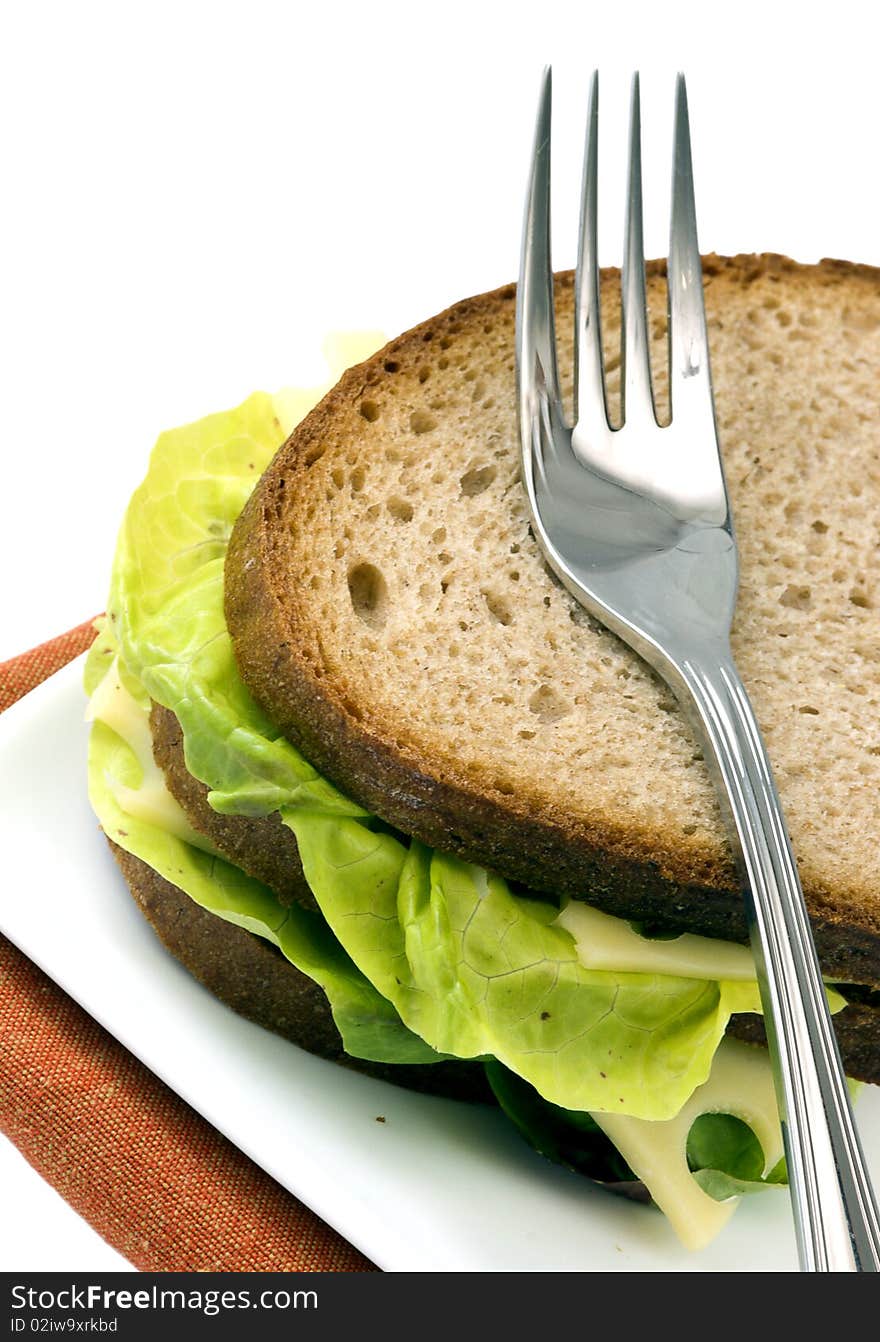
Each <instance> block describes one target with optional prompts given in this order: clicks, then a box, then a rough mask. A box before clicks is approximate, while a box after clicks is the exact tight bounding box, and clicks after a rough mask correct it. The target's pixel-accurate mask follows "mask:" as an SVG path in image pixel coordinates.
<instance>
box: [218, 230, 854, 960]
mask: <svg viewBox="0 0 880 1342" xmlns="http://www.w3.org/2000/svg"><path fill="white" fill-rule="evenodd" d="M704 266H705V271H706V275H707V277H708V279H709V281H710V282H711V283H713V284H716V285H730V286H732V287H735V288H737V289H741V288H742V287H743V286H748V285H749V284H750V283H751V282H752V281H753V280H754V279H755V278H756V277H759V276H762V275H767V274H768V273H769V274H777V275H788V276H793V277H794V282H796V283H798V284H800V283H803V284H807V285H818V286H833V285H836V284H840V283H844V282H850V281H852V280H854V279H855V280H858V281H859V282H865V283H867V284H869V285H871V286H873V287H875V288H876V287H877V286H878V285H880V272H877V271H874V270H871V269H870V268H868V267H857V266H851V265H849V264H847V263H845V262H837V261H826V262H822V263H821V264H820V265H819V266H815V267H799V266H797V265H796V264H795V263H794V262H790V261H788V260H787V259H785V258H780V257H774V256H765V257H738V258H733V259H724V258H715V257H710V258H706V260H705V262H704ZM663 271H664V267H663V266H662V265H661V264H654V265H653V266H652V267H650V274H653V275H658V274H662V273H663ZM559 284H560V286H561V287H562V288H563V289H566V288H570V285H571V277H570V276H562V277H560V278H559ZM514 297H515V290H514V288H513V287H507V288H503V289H500V290H497V291H495V292H494V293H490V294H485V295H481V296H479V297H477V298H473V299H468V300H466V301H464V302H462V303H460V304H457V305H456V306H455V307H453V308H451V309H449V310H448V311H447V312H445V313H443V314H440V315H439V316H437V317H434V318H432V319H431V320H430V321H429V322H426V323H423V324H422V325H421V326H419V327H417V328H415V329H414V330H413V331H411V332H409V333H407V334H406V335H404V336H402V337H401V338H400V339H398V340H396V341H394V342H393V343H392V344H391V345H389V346H388V347H386V349H385V350H383V351H381V352H380V353H379V354H377V355H375V356H374V357H373V358H372V359H370V360H368V361H367V362H366V363H364V364H362V365H360V366H358V367H356V368H353V369H351V370H350V371H349V372H348V373H347V374H346V375H345V376H344V377H343V378H342V380H341V381H340V383H339V384H338V385H337V387H336V388H335V389H334V390H333V391H332V392H331V393H330V394H329V395H328V396H327V397H326V398H325V399H324V401H322V402H321V404H320V405H319V406H318V407H316V409H315V410H314V411H313V412H312V413H311V415H309V416H308V417H307V418H306V420H304V421H303V423H302V424H301V425H300V426H299V427H298V429H297V430H296V431H295V432H294V434H293V435H292V437H291V439H290V440H289V441H288V443H287V444H286V445H285V446H284V447H283V448H282V449H281V451H280V452H279V453H278V455H277V456H276V458H275V460H274V462H273V463H272V464H271V466H270V467H269V469H268V470H267V471H266V473H265V474H264V476H263V478H262V480H261V481H260V482H259V484H258V486H257V489H256V490H255V491H254V494H253V495H252V496H251V499H250V500H249V502H248V504H247V506H246V508H245V509H244V511H243V513H242V515H241V517H240V518H239V521H238V523H237V525H236V527H235V529H234V531H233V535H232V539H231V543H230V546H229V551H228V557H227V564H226V580H225V591H226V616H227V622H228V625H229V629H230V632H231V634H232V638H233V643H234V647H235V653H236V657H237V660H238V663H239V667H240V669H241V673H242V676H243V679H244V680H245V682H246V684H247V685H248V688H249V690H250V691H251V693H252V694H253V695H254V697H255V698H256V699H257V700H258V702H260V703H261V705H262V706H263V707H264V709H265V710H266V711H267V713H269V714H270V716H271V717H272V718H273V720H274V721H275V722H276V723H277V724H278V725H279V727H280V728H281V729H282V730H283V731H284V732H285V734H286V735H287V736H288V737H289V738H290V739H291V740H292V741H293V742H294V744H296V745H297V747H298V748H300V749H301V750H302V751H303V753H304V754H305V755H306V756H307V757H308V758H309V759H310V760H311V761H312V763H313V764H314V765H315V766H316V767H317V768H318V769H319V770H321V771H322V772H323V773H325V774H326V775H327V776H328V777H329V778H331V779H332V780H333V781H334V782H335V783H336V784H338V785H339V786H340V787H341V788H342V789H343V790H345V791H346V792H347V793H348V794H350V795H351V796H352V797H353V798H355V799H356V800H357V801H358V802H360V803H361V804H362V805H364V806H365V807H367V808H369V809H370V810H371V811H374V812H375V813H376V814H378V815H379V816H381V817H382V818H383V819H385V820H387V821H388V822H390V823H391V824H393V825H395V826H397V827H398V828H399V829H401V830H403V831H405V832H406V833H409V834H412V835H414V836H416V837H417V838H419V839H420V840H422V841H423V842H425V843H428V844H430V845H432V846H435V847H438V848H441V849H444V850H447V851H451V852H454V853H457V854H459V855H460V856H462V857H464V858H466V859H467V860H470V861H475V862H479V863H482V864H484V865H487V866H490V867H493V868H495V869H497V870H498V871H500V872H501V873H502V874H503V875H505V876H507V877H509V878H511V879H514V880H517V881H520V882H522V883H524V884H525V885H527V886H529V887H531V888H533V889H535V890H539V891H545V892H547V893H549V894H553V895H559V894H563V893H564V894H568V895H571V896H573V897H574V898H584V899H588V900H589V901H590V902H591V903H593V904H595V905H597V906H598V907H600V908H603V909H606V910H608V911H609V912H612V913H616V914H619V915H621V916H625V917H631V918H639V919H648V920H651V921H654V922H656V923H658V924H659V925H661V926H664V927H666V928H669V929H671V930H682V929H688V930H692V931H699V932H702V933H704V934H705V935H709V936H720V937H726V938H730V939H739V940H745V939H746V935H747V934H746V926H745V919H744V914H743V909H742V899H741V896H740V894H739V890H738V886H737V881H736V877H735V873H734V867H733V863H732V860H731V857H730V854H729V851H728V850H727V848H726V846H725V845H724V844H723V843H721V842H719V841H718V840H717V839H716V840H715V841H714V842H713V843H711V844H707V845H706V846H705V847H704V848H702V849H700V848H698V847H697V845H696V844H694V843H690V844H689V843H686V842H685V841H683V840H682V839H681V837H680V836H679V835H677V834H676V835H674V834H670V835H669V836H668V837H664V836H663V835H658V834H657V833H656V832H653V833H646V832H645V831H643V830H642V829H641V828H640V826H639V822H638V819H637V818H636V819H633V818H631V819H630V822H629V823H627V824H621V823H620V818H619V817H618V816H616V815H614V814H610V813H608V814H606V815H604V816H599V817H596V816H594V817H592V820H591V823H590V825H589V826H587V827H585V826H584V825H583V824H580V823H575V822H574V821H573V820H572V818H571V817H570V816H569V815H567V814H566V812H565V810H564V808H560V809H559V810H558V811H557V812H556V813H555V814H550V813H549V812H548V809H547V808H546V807H543V808H540V807H535V805H534V804H533V799H532V797H530V796H529V795H528V792H527V791H526V790H525V789H523V791H522V792H519V791H517V790H516V789H514V790H513V791H509V790H505V791H501V790H498V789H494V788H492V787H487V786H486V785H485V783H484V782H482V781H481V782H480V783H479V785H477V784H475V782H474V780H473V778H471V777H470V776H469V775H468V774H467V772H466V771H465V770H456V768H455V766H454V764H450V763H449V762H448V761H446V762H445V763H444V767H443V769H442V771H438V769H437V768H436V765H435V761H434V760H433V758H432V757H431V756H430V755H429V754H428V753H427V751H425V750H424V749H423V750H421V751H419V750H418V749H417V748H414V747H413V745H412V743H410V742H408V741H406V740H400V739H395V736H394V733H393V731H392V730H391V729H390V728H389V726H388V724H387V723H385V722H382V721H381V720H377V718H376V717H375V716H372V715H371V713H370V711H369V705H365V704H364V703H358V702H353V701H352V698H351V696H350V694H346V693H345V692H343V691H342V689H341V688H340V686H339V685H338V684H336V683H335V682H334V677H333V673H332V669H328V666H327V664H326V660H325V658H324V657H323V655H322V648H321V639H320V631H316V630H315V629H313V628H310V627H309V624H308V620H307V619H306V618H305V617H304V616H303V614H302V612H301V610H300V609H299V607H298V605H297V601H296V598H295V595H292V591H291V584H290V583H289V581H288V575H289V574H290V571H291V564H290V554H289V549H288V538H289V533H290V528H291V525H292V517H293V515H294V512H295V505H294V504H293V502H292V501H293V500H294V499H296V498H297V497H298V495H299V493H300V492H301V486H303V484H304V482H305V481H306V479H307V475H308V471H309V469H310V467H311V466H312V464H313V463H314V462H316V461H317V460H319V459H320V457H321V455H322V454H323V453H324V451H325V450H326V448H327V444H328V443H329V444H337V443H338V442H339V441H340V440H341V439H344V438H345V435H346V434H348V435H350V436H351V437H352V438H353V437H354V436H355V433H356V424H357V415H358V413H360V414H361V415H362V416H363V414H364V411H363V408H362V407H363V404H364V401H363V398H364V394H365V391H366V390H367V389H368V388H371V387H373V386H377V385H378V384H380V383H382V382H383V380H385V381H386V382H387V380H388V379H389V378H393V376H394V372H395V371H396V369H397V367H398V366H405V365H407V363H408V361H409V362H412V360H413V359H414V358H415V356H416V354H417V352H419V351H421V352H422V353H424V350H425V348H426V346H427V344H428V343H429V342H431V343H432V348H433V347H434V344H433V342H437V343H438V344H439V343H441V342H442V339H443V337H444V333H446V332H450V331H455V330H460V329H461V328H462V327H468V328H472V327H476V326H477V325H478V324H479V323H480V322H483V323H485V324H486V325H489V324H491V323H493V322H506V323H507V324H508V325H509V326H510V329H511V339H512V320H513V317H512V313H513V300H514ZM358 407H361V409H360V411H359V409H358ZM804 887H805V894H806V898H807V902H808V906H809V908H810V913H811V917H812V920H813V925H814V930H815V935H816V941H817V947H818V950H819V954H820V957H821V959H822V963H823V967H824V969H825V971H826V973H827V974H828V975H829V976H831V977H834V978H837V979H838V980H839V981H846V982H855V983H865V984H871V985H878V984H880V924H878V920H877V917H876V914H875V912H874V911H873V910H868V911H866V910H865V909H864V908H863V904H864V901H863V899H862V898H861V895H860V893H859V892H858V891H855V892H854V891H851V890H847V889H841V888H839V887H834V888H832V887H831V886H830V885H828V884H827V883H823V880H822V878H821V875H817V874H816V873H814V872H809V873H805V874H804Z"/></svg>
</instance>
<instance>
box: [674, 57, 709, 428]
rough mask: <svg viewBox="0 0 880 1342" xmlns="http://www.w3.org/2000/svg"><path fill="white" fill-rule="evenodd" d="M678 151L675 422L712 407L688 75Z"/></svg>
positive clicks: (681, 92) (680, 100)
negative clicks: (695, 201)
mask: <svg viewBox="0 0 880 1342" xmlns="http://www.w3.org/2000/svg"><path fill="white" fill-rule="evenodd" d="M675 92H676V98H675V151H674V156H673V171H672V212H671V224H670V233H669V268H668V306H669V396H670V403H671V408H672V415H673V418H674V419H680V418H681V416H682V414H683V413H685V414H687V415H690V414H692V413H696V414H698V415H700V416H701V417H704V416H705V415H706V413H707V407H706V401H707V400H708V402H709V409H710V410H711V407H712V384H711V379H710V374H709V342H708V338H707V335H706V311H705V307H704V305H703V269H702V263H701V261H700V249H699V245H698V243H697V212H696V206H695V204H694V172H693V164H692V162H691V136H690V126H689V121H688V105H687V89H686V87H685V81H684V75H683V74H679V76H678V78H677V80H676V89H675Z"/></svg>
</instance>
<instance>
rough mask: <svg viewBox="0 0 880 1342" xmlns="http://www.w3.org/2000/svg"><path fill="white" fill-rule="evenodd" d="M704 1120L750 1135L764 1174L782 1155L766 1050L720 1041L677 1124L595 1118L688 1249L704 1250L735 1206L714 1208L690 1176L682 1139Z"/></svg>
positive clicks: (673, 1121)
mask: <svg viewBox="0 0 880 1342" xmlns="http://www.w3.org/2000/svg"><path fill="white" fill-rule="evenodd" d="M701 1114H732V1115H733V1116H734V1117H735V1118H741V1119H742V1121H743V1122H744V1123H747V1124H748V1126H749V1127H750V1128H751V1129H752V1132H753V1133H754V1134H755V1136H756V1137H757V1139H758V1141H759V1142H760V1144H761V1150H762V1151H763V1153H764V1174H765V1175H767V1174H768V1173H769V1172H770V1170H771V1169H772V1168H773V1167H774V1165H776V1164H777V1163H778V1162H779V1161H780V1160H781V1159H782V1156H783V1143H782V1128H781V1126H780V1123H779V1115H778V1113H777V1109H776V1095H775V1092H774V1089H773V1075H772V1072H771V1069H770V1057H769V1054H768V1053H767V1051H766V1049H763V1048H754V1047H752V1046H751V1045H749V1044H742V1043H740V1042H739V1041H738V1040H735V1039H724V1040H723V1041H722V1043H721V1044H720V1046H719V1048H718V1052H717V1053H716V1054H715V1058H714V1061H713V1063H712V1071H711V1073H710V1074H709V1079H708V1081H706V1082H705V1083H704V1084H703V1085H702V1086H700V1087H698V1089H697V1090H695V1091H694V1093H693V1095H692V1096H691V1098H690V1099H689V1100H688V1102H687V1103H686V1104H685V1105H684V1107H683V1108H682V1109H680V1110H679V1112H678V1113H677V1114H676V1116H675V1118H670V1119H667V1120H666V1121H665V1122H662V1123H649V1122H647V1121H646V1120H645V1119H643V1118H629V1117H627V1116H626V1115H623V1114H601V1113H594V1114H593V1118H594V1119H595V1120H596V1122H597V1123H598V1124H599V1127H600V1128H601V1129H602V1131H603V1132H604V1133H605V1135H606V1136H607V1137H609V1138H610V1139H611V1141H612V1142H613V1143H614V1145H615V1146H616V1147H617V1149H618V1151H619V1152H620V1154H621V1155H622V1156H623V1158H624V1160H625V1161H626V1163H627V1164H628V1165H629V1167H630V1169H631V1170H632V1171H633V1173H634V1174H635V1175H637V1177H638V1178H639V1179H641V1180H642V1182H643V1183H644V1185H645V1187H646V1188H647V1189H648V1192H649V1193H650V1194H651V1197H652V1198H653V1199H654V1202H655V1203H656V1204H657V1206H658V1207H659V1208H660V1210H661V1211H662V1212H663V1213H664V1214H665V1215H666V1217H667V1218H668V1220H669V1222H670V1224H671V1225H672V1228H673V1229H674V1230H675V1233H676V1234H677V1235H678V1237H679V1239H680V1240H681V1242H682V1244H683V1245H684V1246H685V1248H686V1249H692V1250H696V1249H702V1248H704V1247H705V1246H706V1245H707V1244H708V1243H709V1242H710V1240H712V1239H714V1238H715V1236H716V1235H717V1234H718V1232H719V1231H720V1230H721V1229H722V1227H723V1226H724V1225H725V1224H726V1222H727V1221H728V1220H729V1219H730V1217H731V1216H732V1215H733V1212H734V1210H735V1209H736V1206H737V1204H738V1202H739V1199H738V1198H729V1199H728V1200H727V1201H726V1202H716V1201H715V1199H714V1198H711V1197H710V1196H709V1194H708V1193H704V1192H703V1190H702V1188H700V1186H699V1184H698V1183H697V1181H696V1179H694V1177H693V1175H692V1174H691V1172H690V1169H689V1167H688V1162H687V1140H688V1134H689V1133H690V1130H691V1127H692V1125H693V1123H694V1121H695V1119H697V1118H699V1116H700V1115H701Z"/></svg>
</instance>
